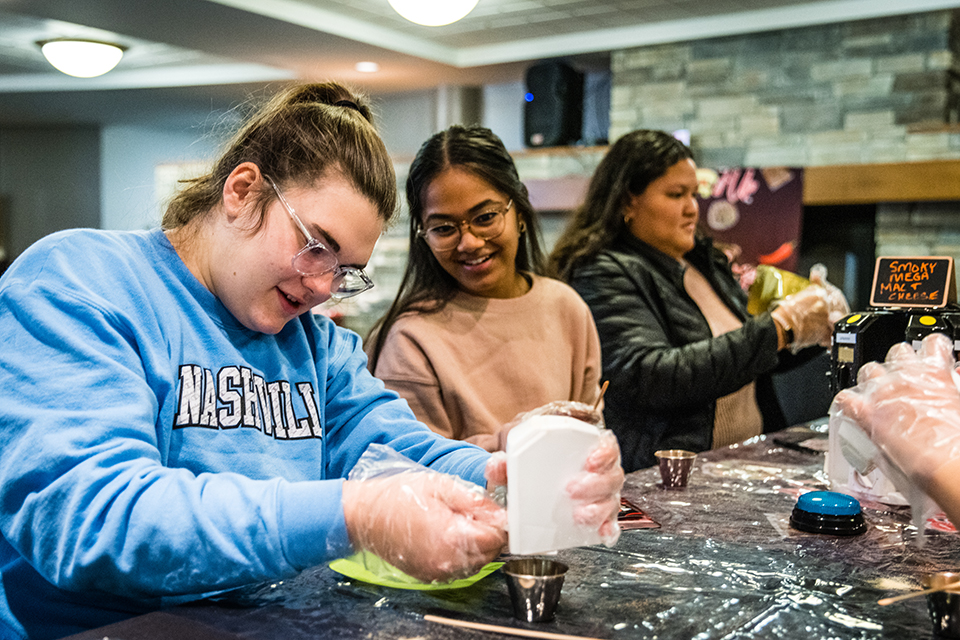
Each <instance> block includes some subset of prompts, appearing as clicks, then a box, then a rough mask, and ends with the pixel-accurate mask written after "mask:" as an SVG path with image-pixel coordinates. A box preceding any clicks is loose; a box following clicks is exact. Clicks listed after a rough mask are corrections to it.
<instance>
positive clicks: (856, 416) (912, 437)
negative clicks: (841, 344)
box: [831, 334, 960, 489]
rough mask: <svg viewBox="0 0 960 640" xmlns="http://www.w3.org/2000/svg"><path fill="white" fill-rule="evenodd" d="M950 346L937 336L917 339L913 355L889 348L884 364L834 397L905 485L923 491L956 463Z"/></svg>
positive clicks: (959, 441)
mask: <svg viewBox="0 0 960 640" xmlns="http://www.w3.org/2000/svg"><path fill="white" fill-rule="evenodd" d="M954 366H955V362H954V358H953V345H952V343H951V341H950V339H949V338H947V337H946V336H944V335H942V334H932V335H929V336H927V337H926V338H924V339H923V342H922V343H921V347H920V351H919V353H917V352H915V351H914V350H913V348H912V347H911V346H910V345H909V344H906V343H901V344H898V345H894V346H893V347H892V348H891V349H890V351H889V353H888V354H887V359H886V363H885V364H882V365H881V364H878V363H868V364H867V365H864V366H863V367H861V369H860V373H859V375H858V384H857V386H856V387H854V388H852V389H845V390H844V391H841V392H840V393H839V394H837V397H836V398H834V402H833V405H834V406H833V407H831V412H832V413H835V412H837V411H840V412H842V413H843V414H844V415H845V416H847V417H849V418H850V419H852V420H853V421H854V422H856V424H857V425H858V426H860V428H861V429H863V431H864V432H865V433H866V434H867V435H868V436H869V437H870V439H871V440H872V441H873V442H874V444H876V445H877V447H878V448H879V449H880V450H881V451H883V452H884V454H885V455H886V456H887V457H888V458H889V459H890V461H891V462H893V463H894V464H895V465H896V466H897V467H898V468H899V470H900V471H902V472H903V473H904V475H906V476H907V477H908V478H909V479H910V480H911V481H913V482H915V483H917V484H918V485H919V486H920V487H921V488H924V489H926V488H927V486H928V485H929V483H930V480H931V479H932V478H933V476H934V475H935V474H936V472H937V471H938V470H939V469H940V468H941V467H943V466H944V465H945V464H948V463H951V462H956V461H958V460H960V391H958V386H960V376H958V375H957V373H956V371H955V369H954Z"/></svg>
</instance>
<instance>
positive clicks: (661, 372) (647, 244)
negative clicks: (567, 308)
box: [550, 130, 832, 471]
mask: <svg viewBox="0 0 960 640" xmlns="http://www.w3.org/2000/svg"><path fill="white" fill-rule="evenodd" d="M696 193H697V176H696V164H695V163H694V161H693V158H692V153H691V151H690V149H689V148H688V147H687V146H686V145H684V144H683V143H681V142H679V141H678V140H676V139H675V138H673V137H672V136H671V135H669V134H667V133H664V132H662V131H647V130H641V131H634V132H632V133H629V134H627V135H625V136H623V137H622V138H620V139H619V140H618V141H617V142H616V143H615V144H614V145H613V146H612V147H611V149H610V151H609V152H608V154H607V156H606V157H605V158H604V159H603V161H602V162H601V163H600V165H599V166H598V167H597V170H596V172H595V173H594V175H593V178H592V179H591V182H590V186H589V188H588V191H587V196H586V201H585V202H584V204H583V205H582V206H581V207H580V208H579V209H578V210H577V212H576V213H575V215H574V218H573V220H572V221H571V224H570V226H569V227H568V228H567V229H566V230H565V231H564V233H563V235H562V236H561V238H560V239H559V240H558V242H557V245H556V248H555V249H554V251H553V254H552V255H551V258H550V260H551V267H552V268H553V270H554V271H555V273H556V274H557V275H558V276H559V277H561V278H562V279H564V280H566V281H568V282H569V283H570V284H571V285H573V287H574V288H575V289H576V290H577V291H578V292H579V293H580V295H581V296H582V297H583V298H584V300H586V302H587V304H588V305H589V306H590V309H591V311H592V312H593V316H594V320H595V322H596V324H597V329H598V330H599V332H600V343H601V350H602V356H603V378H604V379H607V380H609V381H610V386H609V388H608V390H607V393H606V396H605V398H604V403H605V409H604V418H605V420H606V423H607V426H608V427H610V428H611V429H612V430H613V431H614V432H615V433H616V435H617V437H618V439H619V440H620V447H621V450H622V454H623V467H624V469H625V470H626V471H633V470H636V469H640V468H643V467H647V466H650V465H653V464H655V458H654V455H653V454H654V452H655V451H657V450H658V449H687V450H690V451H704V450H706V449H710V448H715V447H720V446H725V445H728V444H732V443H735V442H740V441H742V440H745V439H746V438H749V437H752V436H755V435H758V434H760V433H762V432H763V431H772V430H775V429H778V428H782V427H784V426H786V425H785V424H784V419H783V415H782V413H781V411H780V409H779V406H778V404H777V401H776V398H775V396H774V393H773V386H772V382H771V380H770V377H769V374H770V373H771V372H773V371H774V370H775V369H777V368H778V367H780V366H784V363H782V362H781V361H782V360H785V359H790V356H791V354H790V351H791V350H792V351H794V352H796V351H798V350H799V349H801V348H803V347H807V346H811V345H821V346H828V345H829V343H830V335H831V332H832V323H831V321H830V315H831V314H830V313H829V308H828V303H827V296H826V291H825V290H824V289H823V287H821V286H818V285H812V286H810V287H808V288H807V289H804V290H803V291H801V292H799V293H797V294H794V295H793V296H789V297H787V298H786V299H784V300H783V301H781V302H780V304H779V306H777V307H776V308H775V309H774V310H773V311H771V312H765V313H763V314H760V315H758V316H755V317H754V316H750V315H749V314H748V313H747V310H746V296H745V294H744V292H743V290H742V289H741V287H740V286H739V283H738V282H737V280H736V279H735V278H734V276H733V274H732V272H731V271H730V267H729V264H728V261H727V259H726V257H725V256H724V255H723V253H721V252H720V251H719V250H717V249H715V248H714V247H713V245H712V242H711V241H710V239H709V238H706V237H704V236H702V235H701V234H699V233H698V232H697V220H698V216H699V212H698V206H697V200H696ZM785 350H786V351H785ZM781 352H784V353H781ZM806 359H807V358H804V360H806Z"/></svg>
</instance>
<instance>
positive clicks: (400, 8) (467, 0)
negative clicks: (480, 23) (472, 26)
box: [389, 0, 479, 27]
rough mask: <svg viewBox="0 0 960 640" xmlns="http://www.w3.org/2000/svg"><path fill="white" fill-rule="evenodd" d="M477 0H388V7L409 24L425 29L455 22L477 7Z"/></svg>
mask: <svg viewBox="0 0 960 640" xmlns="http://www.w3.org/2000/svg"><path fill="white" fill-rule="evenodd" d="M478 1H479V0H389V2H390V6H391V7H393V8H394V10H395V11H396V12H397V13H399V14H400V15H401V16H403V17H404V18H406V19H407V20H409V21H410V22H416V23H417V24H422V25H425V26H427V27H439V26H441V25H445V24H450V23H451V22H456V21H457V20H459V19H460V18H462V17H464V16H465V15H467V14H468V13H470V12H471V11H473V8H474V7H475V6H477V2H478Z"/></svg>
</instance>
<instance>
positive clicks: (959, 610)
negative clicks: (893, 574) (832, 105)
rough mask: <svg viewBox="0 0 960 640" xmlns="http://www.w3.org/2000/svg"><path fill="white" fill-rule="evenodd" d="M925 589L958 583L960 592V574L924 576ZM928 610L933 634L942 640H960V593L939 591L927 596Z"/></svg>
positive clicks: (941, 573)
mask: <svg viewBox="0 0 960 640" xmlns="http://www.w3.org/2000/svg"><path fill="white" fill-rule="evenodd" d="M921 582H922V584H923V586H924V588H926V589H937V588H940V587H945V586H947V585H949V584H953V583H956V585H957V588H958V590H960V573H953V572H951V571H941V572H939V573H930V574H927V575H925V576H923V579H922V580H921ZM927 610H928V611H929V612H930V621H931V622H932V623H933V632H934V633H935V634H936V635H937V636H938V637H941V638H960V593H953V592H949V591H939V592H937V593H928V594H927Z"/></svg>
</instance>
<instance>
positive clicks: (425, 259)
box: [367, 125, 545, 371]
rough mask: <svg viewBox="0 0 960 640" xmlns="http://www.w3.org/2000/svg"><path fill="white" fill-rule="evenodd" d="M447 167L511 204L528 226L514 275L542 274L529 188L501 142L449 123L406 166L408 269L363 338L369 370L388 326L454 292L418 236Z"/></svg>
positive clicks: (483, 131)
mask: <svg viewBox="0 0 960 640" xmlns="http://www.w3.org/2000/svg"><path fill="white" fill-rule="evenodd" d="M451 167H457V168H459V169H464V170H466V171H469V172H470V173H472V174H474V175H475V176H477V177H478V178H480V179H482V180H484V181H485V182H487V183H488V184H489V185H490V186H492V187H493V188H494V189H496V190H497V191H500V192H501V193H503V194H504V195H505V196H507V197H508V198H510V199H511V200H513V206H514V207H515V210H516V212H517V219H518V220H522V221H523V222H524V224H525V226H526V232H525V233H523V234H521V235H520V246H519V247H518V248H517V257H516V268H517V271H526V272H530V273H535V274H537V275H543V273H544V271H545V266H544V255H543V248H542V246H541V241H540V223H539V220H538V219H537V215H536V213H535V212H534V210H533V206H532V205H531V204H530V197H529V196H528V194H527V187H526V186H524V184H523V183H522V182H521V181H520V176H519V175H518V174H517V167H516V166H515V165H514V164H513V158H511V157H510V154H509V153H508V152H507V149H506V147H504V146H503V142H502V141H501V140H500V138H499V137H498V136H497V135H496V134H495V133H493V132H492V131H490V129H487V128H486V127H480V126H476V125H474V126H463V125H453V126H452V127H450V128H449V129H446V130H445V131H441V132H440V133H437V134H434V135H433V136H431V137H430V139H428V140H427V141H426V142H424V143H423V146H421V147H420V150H419V151H418V152H417V156H416V158H414V160H413V163H412V164H411V165H410V174H409V176H408V177H407V204H408V205H409V207H410V252H409V254H408V256H407V268H406V270H405V271H404V274H403V279H402V281H401V282H400V290H399V291H398V293H397V297H396V299H395V300H394V301H393V304H392V305H390V309H389V310H388V311H387V313H386V314H385V315H384V316H383V317H382V318H381V319H380V320H378V321H377V323H376V324H375V325H374V326H373V328H372V329H371V330H370V333H369V334H368V336H367V340H368V341H369V340H373V341H374V346H373V349H372V351H371V353H370V370H371V371H373V370H375V369H376V366H377V359H378V358H379V357H380V352H381V350H382V349H383V344H384V341H385V340H386V338H387V334H389V333H390V328H391V327H392V326H393V323H394V322H396V320H397V318H398V317H400V315H401V314H402V313H404V312H406V311H410V310H413V309H416V310H417V311H419V312H421V313H435V312H437V311H440V310H441V309H443V307H444V306H445V305H446V304H447V302H449V301H450V299H451V298H453V296H454V295H455V294H456V292H457V281H456V279H455V278H454V277H453V276H451V275H450V274H449V273H447V272H446V271H444V270H443V267H441V266H440V263H439V262H437V259H436V258H435V257H434V255H433V252H432V251H430V247H429V246H427V243H426V241H425V240H424V239H423V238H421V237H420V236H419V235H418V232H419V231H420V229H421V224H422V216H423V199H424V195H425V193H426V190H427V188H428V187H429V186H430V184H431V183H432V182H433V181H434V179H436V177H437V176H438V175H440V173H442V172H443V171H445V170H447V169H449V168H451Z"/></svg>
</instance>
